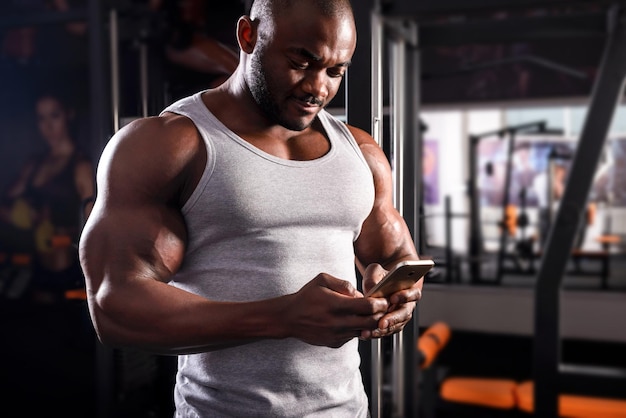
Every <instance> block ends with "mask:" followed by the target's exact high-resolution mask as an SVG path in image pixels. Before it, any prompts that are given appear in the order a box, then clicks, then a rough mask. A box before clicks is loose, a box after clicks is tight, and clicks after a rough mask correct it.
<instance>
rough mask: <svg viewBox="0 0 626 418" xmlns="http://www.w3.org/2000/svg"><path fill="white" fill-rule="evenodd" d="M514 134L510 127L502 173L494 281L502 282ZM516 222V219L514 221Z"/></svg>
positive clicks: (507, 232) (507, 236) (507, 238)
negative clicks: (500, 209)
mask: <svg viewBox="0 0 626 418" xmlns="http://www.w3.org/2000/svg"><path fill="white" fill-rule="evenodd" d="M515 135H516V131H515V130H514V129H512V130H511V131H510V132H509V137H508V138H507V139H508V141H507V159H506V171H505V173H504V194H503V196H502V217H501V219H502V220H501V222H502V225H501V226H500V248H499V249H498V265H497V269H496V283H498V284H500V283H501V282H502V274H503V273H504V272H503V270H504V258H505V257H506V252H507V251H506V250H507V248H506V247H507V244H508V242H509V231H508V230H507V225H506V222H505V220H506V215H507V207H508V206H509V203H510V201H511V197H510V196H509V194H510V192H511V173H512V171H513V151H514V150H515ZM516 222H517V221H516Z"/></svg>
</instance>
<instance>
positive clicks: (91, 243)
mask: <svg viewBox="0 0 626 418" xmlns="http://www.w3.org/2000/svg"><path fill="white" fill-rule="evenodd" d="M205 162H206V149H205V147H204V144H203V142H202V140H201V139H200V138H199V134H198V133H197V131H196V129H195V127H194V126H193V124H192V123H191V122H190V121H189V120H187V119H186V118H183V117H180V116H167V117H159V118H149V119H144V120H140V121H136V122H133V123H131V124H129V125H127V126H126V127H124V128H123V129H122V130H120V131H119V132H118V133H117V134H116V135H115V136H114V137H113V139H112V140H111V141H110V142H109V144H108V145H107V147H106V149H105V151H104V153H103V155H102V158H101V162H100V165H99V168H98V174H97V182H98V197H97V199H96V202H95V205H94V208H93V210H92V212H91V215H90V217H89V219H88V220H87V223H86V225H85V228H84V231H83V235H82V237H81V242H80V258H81V265H82V267H83V271H84V272H85V278H86V285H87V294H88V303H89V309H90V313H91V316H92V320H93V322H94V325H95V328H96V331H97V333H98V336H99V338H100V340H101V341H102V342H103V343H105V344H107V345H111V346H118V347H121V346H123V347H135V348H139V349H144V350H148V351H152V352H156V353H161V354H180V353H194V352H200V351H207V350H214V349H219V348H222V347H225V346H229V345H236V344H245V343H247V342H250V341H254V340H258V339H265V338H271V339H279V338H287V337H294V338H298V339H300V340H302V341H305V342H307V343H310V344H315V345H326V346H331V347H338V346H341V345H343V344H344V343H345V342H347V341H349V340H350V339H352V338H354V337H355V336H359V335H361V334H362V333H363V332H364V331H366V330H368V331H367V332H369V330H374V329H376V327H377V326H378V320H379V319H380V318H381V317H382V315H383V314H384V313H385V312H386V311H387V309H388V303H387V301H386V300H384V299H374V298H372V299H365V298H362V297H361V296H362V295H361V294H360V293H359V292H358V291H357V290H356V289H354V288H353V287H352V286H351V285H349V284H348V283H347V282H345V281H343V280H339V279H337V278H334V277H331V276H329V275H325V274H320V275H318V276H317V277H316V278H312V281H311V282H309V284H307V285H306V286H304V287H303V288H302V289H301V290H300V291H298V292H297V293H295V294H291V295H286V296H282V297H279V298H275V299H271V300H261V301H255V302H248V303H221V302H220V303H218V302H214V301H211V300H208V299H205V298H203V297H201V296H198V295H195V294H191V293H188V292H186V291H183V290H181V289H177V288H175V287H173V286H170V285H168V284H167V282H168V281H169V280H170V278H171V276H172V275H173V274H174V273H175V272H176V271H177V270H178V269H179V267H180V265H181V263H182V261H183V256H184V250H185V245H186V229H185V224H184V221H183V218H182V216H181V213H180V208H181V207H182V205H183V203H184V201H185V200H186V198H187V197H188V196H189V195H190V194H191V192H192V191H193V189H194V187H195V186H196V184H197V182H198V179H199V178H200V175H201V173H202V169H203V168H204V165H205Z"/></svg>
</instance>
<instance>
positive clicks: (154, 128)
mask: <svg viewBox="0 0 626 418" xmlns="http://www.w3.org/2000/svg"><path fill="white" fill-rule="evenodd" d="M205 161H206V147H205V146H204V143H203V141H202V138H201V136H200V133H199V132H198V130H197V129H196V127H195V125H194V124H193V122H191V120H189V119H188V118H186V117H184V116H180V115H174V114H165V115H163V116H154V117H148V118H141V119H137V120H134V121H132V122H130V123H129V124H127V125H125V126H124V127H123V128H122V129H120V130H119V131H118V132H117V133H116V134H115V135H114V136H113V137H112V138H111V140H110V141H109V143H108V144H107V146H106V149H105V150H104V152H103V155H102V158H101V163H103V164H100V165H101V166H102V170H103V172H107V173H109V175H110V176H114V177H115V178H118V179H119V178H122V179H127V180H125V181H127V184H128V185H132V184H140V183H142V182H144V181H148V182H152V183H153V184H159V185H160V186H162V187H165V185H166V184H168V183H169V182H170V181H172V180H174V179H181V178H187V177H188V176H192V177H194V178H195V176H196V174H195V173H197V172H201V170H202V169H203V168H204V162H205ZM107 177H108V176H107Z"/></svg>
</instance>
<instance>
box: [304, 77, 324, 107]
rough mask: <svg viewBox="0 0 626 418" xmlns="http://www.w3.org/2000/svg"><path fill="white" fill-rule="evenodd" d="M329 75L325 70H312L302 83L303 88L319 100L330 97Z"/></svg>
mask: <svg viewBox="0 0 626 418" xmlns="http://www.w3.org/2000/svg"><path fill="white" fill-rule="evenodd" d="M327 79H328V76H327V75H326V73H325V72H324V71H310V72H307V75H306V77H305V79H304V81H303V83H302V88H303V90H304V91H305V92H306V93H308V94H310V95H311V96H313V97H315V98H316V99H318V100H322V101H323V100H325V99H326V97H328V85H327Z"/></svg>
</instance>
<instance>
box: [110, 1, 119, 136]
mask: <svg viewBox="0 0 626 418" xmlns="http://www.w3.org/2000/svg"><path fill="white" fill-rule="evenodd" d="M118 31H119V28H118V20H117V10H115V9H111V10H110V11H109V42H110V45H109V46H110V58H111V111H112V115H113V132H117V131H118V130H119V129H120V68H119V36H118V33H119V32H118Z"/></svg>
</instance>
